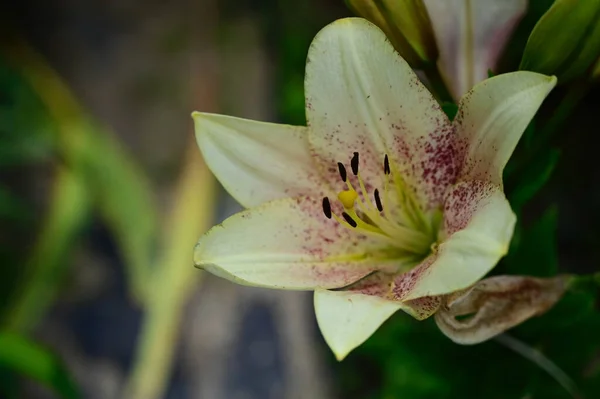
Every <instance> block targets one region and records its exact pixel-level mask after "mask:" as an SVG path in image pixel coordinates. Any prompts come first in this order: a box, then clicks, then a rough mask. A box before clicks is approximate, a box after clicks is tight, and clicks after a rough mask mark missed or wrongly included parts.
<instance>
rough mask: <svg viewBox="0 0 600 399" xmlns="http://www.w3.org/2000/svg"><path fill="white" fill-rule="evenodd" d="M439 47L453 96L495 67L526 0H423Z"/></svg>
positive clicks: (445, 75) (441, 61)
mask: <svg viewBox="0 0 600 399" xmlns="http://www.w3.org/2000/svg"><path fill="white" fill-rule="evenodd" d="M425 5H426V7H427V11H428V13H429V16H430V18H431V21H432V26H433V30H434V33H435V36H436V41H437V43H438V47H439V50H440V58H439V61H438V65H439V67H440V69H441V71H442V74H443V76H444V77H445V79H446V81H447V83H448V86H449V88H450V91H451V92H452V94H453V95H454V98H456V99H458V98H460V97H461V96H462V95H463V94H464V93H466V92H467V90H469V89H470V88H471V87H473V86H474V85H475V84H476V83H478V82H480V81H482V80H484V79H486V78H487V76H488V70H489V69H491V70H494V69H495V67H496V62H497V60H498V57H499V56H500V54H501V52H502V49H503V48H504V45H505V44H506V41H507V40H508V39H509V37H510V34H511V33H512V31H513V29H514V27H515V26H516V24H517V22H518V21H519V20H520V19H521V17H522V15H523V13H524V12H525V9H526V7H527V0H502V1H498V0H478V1H471V0H443V1H440V0H425Z"/></svg>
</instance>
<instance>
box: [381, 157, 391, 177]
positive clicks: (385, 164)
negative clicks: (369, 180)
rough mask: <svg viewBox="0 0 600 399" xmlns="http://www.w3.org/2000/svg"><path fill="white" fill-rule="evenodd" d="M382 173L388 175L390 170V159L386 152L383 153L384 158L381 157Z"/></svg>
mask: <svg viewBox="0 0 600 399" xmlns="http://www.w3.org/2000/svg"><path fill="white" fill-rule="evenodd" d="M383 173H385V174H386V175H389V174H390V173H391V172H390V160H389V159H388V156H387V154H385V158H384V159H383Z"/></svg>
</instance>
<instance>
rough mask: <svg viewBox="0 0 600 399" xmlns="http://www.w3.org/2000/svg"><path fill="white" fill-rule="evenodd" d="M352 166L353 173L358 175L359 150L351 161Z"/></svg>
mask: <svg viewBox="0 0 600 399" xmlns="http://www.w3.org/2000/svg"><path fill="white" fill-rule="evenodd" d="M350 166H351V167H352V173H354V176H356V175H357V174H358V152H355V153H354V156H353V157H352V160H351V161H350Z"/></svg>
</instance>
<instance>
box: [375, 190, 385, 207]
mask: <svg viewBox="0 0 600 399" xmlns="http://www.w3.org/2000/svg"><path fill="white" fill-rule="evenodd" d="M373 195H374V196H375V205H377V210H378V211H379V212H383V205H382V204H381V198H379V190H378V189H375V192H374V193H373Z"/></svg>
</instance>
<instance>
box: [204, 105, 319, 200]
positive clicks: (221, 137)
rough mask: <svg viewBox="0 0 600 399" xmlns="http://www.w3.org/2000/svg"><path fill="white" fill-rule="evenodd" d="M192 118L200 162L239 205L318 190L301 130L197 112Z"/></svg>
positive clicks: (304, 135)
mask: <svg viewBox="0 0 600 399" xmlns="http://www.w3.org/2000/svg"><path fill="white" fill-rule="evenodd" d="M193 117H194V124H195V129H196V140H197V142H198V146H199V147H200V150H201V151H202V155H203V156H204V160H205V161H206V163H207V165H208V167H209V168H210V169H211V171H212V172H213V173H214V174H215V176H216V177H217V179H219V181H220V182H221V184H222V185H223V186H224V187H225V189H226V190H227V191H228V192H229V193H230V194H231V195H232V196H233V197H234V198H235V199H236V200H237V201H238V202H239V203H240V204H242V205H243V206H245V207H252V206H256V205H259V204H262V203H263V202H267V201H271V200H273V199H278V198H285V197H294V196H298V195H315V196H319V195H320V193H321V192H323V190H324V188H323V187H324V184H323V183H322V179H321V177H320V174H319V172H318V171H317V168H316V166H315V163H314V162H313V159H312V158H311V156H310V153H309V147H308V131H307V128H306V127H303V126H289V125H278V124H274V123H264V122H257V121H252V120H247V119H241V118H234V117H231V116H225V115H216V114H206V113H200V112H194V114H193Z"/></svg>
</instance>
